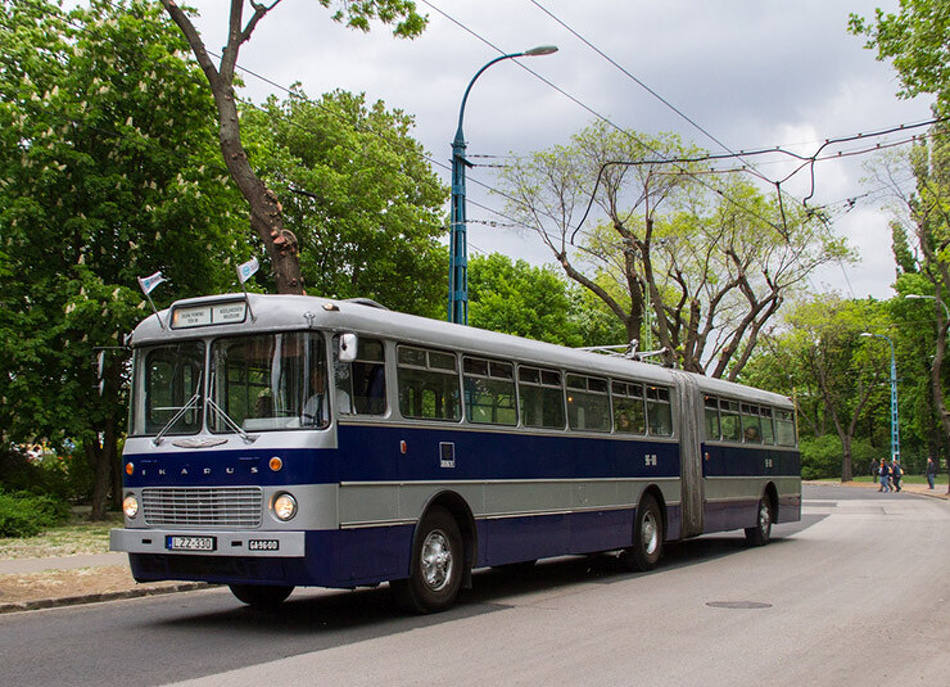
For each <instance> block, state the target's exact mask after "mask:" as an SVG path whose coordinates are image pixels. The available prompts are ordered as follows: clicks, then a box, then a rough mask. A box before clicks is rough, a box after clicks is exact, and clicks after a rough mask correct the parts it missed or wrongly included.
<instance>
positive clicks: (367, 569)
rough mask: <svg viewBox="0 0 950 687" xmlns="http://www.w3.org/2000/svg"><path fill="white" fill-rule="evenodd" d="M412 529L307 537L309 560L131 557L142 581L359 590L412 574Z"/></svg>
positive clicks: (135, 571) (178, 555)
mask: <svg viewBox="0 0 950 687" xmlns="http://www.w3.org/2000/svg"><path fill="white" fill-rule="evenodd" d="M412 533H413V528H412V527H411V526H408V525H407V526H402V527H380V528H367V529H357V530H337V531H320V532H307V544H306V547H307V557H306V558H248V557H240V556H207V555H189V554H129V562H130V564H131V567H132V575H133V576H134V577H135V579H136V580H138V581H139V582H145V581H154V580H197V581H203V582H211V583H215V584H243V583H250V582H255V583H262V584H280V585H294V586H317V587H344V588H348V587H355V586H358V585H365V584H375V583H377V582H382V581H384V580H390V579H396V578H400V577H406V576H407V575H408V574H409V553H410V548H411V546H412Z"/></svg>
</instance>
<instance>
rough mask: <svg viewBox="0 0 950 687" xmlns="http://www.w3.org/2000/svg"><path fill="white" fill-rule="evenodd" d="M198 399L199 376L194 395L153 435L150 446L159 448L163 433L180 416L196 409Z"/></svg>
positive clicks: (199, 391)
mask: <svg viewBox="0 0 950 687" xmlns="http://www.w3.org/2000/svg"><path fill="white" fill-rule="evenodd" d="M200 398H201V375H198V383H197V384H196V385H195V393H194V395H193V396H192V397H191V398H189V399H188V402H187V403H186V404H185V405H183V406H182V407H181V408H179V409H178V412H177V413H175V414H174V415H173V416H172V419H171V420H169V421H168V423H167V424H166V425H165V426H164V427H162V430H161V431H160V432H159V433H158V434H156V435H155V438H154V439H152V444H154V445H155V446H161V443H162V437H163V436H165V433H166V432H167V431H168V430H169V429H171V428H172V427H173V426H174V425H175V423H176V422H178V421H179V420H180V419H181V418H182V416H183V415H184V414H185V413H187V412H188V411H189V410H191V409H192V408H197V407H198V400H199V399H200Z"/></svg>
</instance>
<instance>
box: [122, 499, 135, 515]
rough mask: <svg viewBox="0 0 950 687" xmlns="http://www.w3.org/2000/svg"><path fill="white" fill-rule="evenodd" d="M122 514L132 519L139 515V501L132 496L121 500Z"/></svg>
mask: <svg viewBox="0 0 950 687" xmlns="http://www.w3.org/2000/svg"><path fill="white" fill-rule="evenodd" d="M122 512H123V513H125V517H127V518H134V517H135V516H136V515H138V513H139V500H138V499H137V498H135V496H134V495H133V494H129V495H128V496H126V497H125V498H124V499H122Z"/></svg>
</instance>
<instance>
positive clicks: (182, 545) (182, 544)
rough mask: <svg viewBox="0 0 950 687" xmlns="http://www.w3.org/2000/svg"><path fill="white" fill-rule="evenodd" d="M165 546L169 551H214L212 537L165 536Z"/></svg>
mask: <svg viewBox="0 0 950 687" xmlns="http://www.w3.org/2000/svg"><path fill="white" fill-rule="evenodd" d="M165 548H166V549H168V550H169V551H214V550H215V540H214V537H181V536H176V535H171V534H170V535H168V536H167V537H165Z"/></svg>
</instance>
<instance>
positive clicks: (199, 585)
mask: <svg viewBox="0 0 950 687" xmlns="http://www.w3.org/2000/svg"><path fill="white" fill-rule="evenodd" d="M219 586H220V585H216V584H209V583H208V582H183V583H181V584H175V585H171V586H168V587H143V588H141V589H126V590H122V591H118V592H102V593H100V594H84V595H82V596H64V597H60V598H53V599H35V600H33V601H15V602H10V603H0V615H4V614H6V613H20V612H22V611H39V610H42V609H46V608H60V607H62V606H80V605H82V604H91V603H100V602H102V601H118V600H121V599H135V598H139V597H144V596H160V595H162V594H174V593H176V592H190V591H194V590H197V589H210V588H212V587H219Z"/></svg>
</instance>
